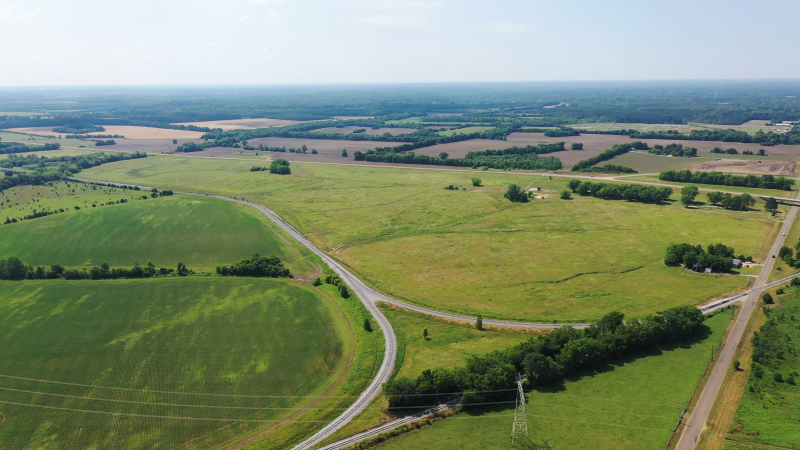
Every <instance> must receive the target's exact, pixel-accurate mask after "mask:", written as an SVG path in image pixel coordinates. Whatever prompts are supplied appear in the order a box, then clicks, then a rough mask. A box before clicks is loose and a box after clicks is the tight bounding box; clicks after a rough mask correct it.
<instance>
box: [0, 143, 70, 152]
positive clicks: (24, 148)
mask: <svg viewBox="0 0 800 450" xmlns="http://www.w3.org/2000/svg"><path fill="white" fill-rule="evenodd" d="M60 148H61V144H59V143H54V144H44V145H25V144H22V143H19V142H0V155H7V154H12V153H28V152H40V151H48V150H58V149H60Z"/></svg>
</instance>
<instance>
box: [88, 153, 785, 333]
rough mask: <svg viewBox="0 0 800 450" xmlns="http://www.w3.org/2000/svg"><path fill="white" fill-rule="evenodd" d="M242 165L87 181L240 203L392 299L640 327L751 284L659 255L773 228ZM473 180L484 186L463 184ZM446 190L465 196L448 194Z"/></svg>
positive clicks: (492, 185)
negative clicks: (255, 205)
mask: <svg viewBox="0 0 800 450" xmlns="http://www.w3.org/2000/svg"><path fill="white" fill-rule="evenodd" d="M251 165H252V162H250V161H232V160H213V159H191V158H148V159H146V160H136V161H126V162H122V163H114V164H107V165H104V166H101V167H96V168H92V169H88V170H87V171H86V174H85V175H86V176H87V177H92V178H98V179H104V180H114V181H120V182H129V183H131V182H137V183H141V184H146V185H163V187H165V188H176V189H178V188H179V189H181V190H184V191H189V192H204V193H206V192H207V193H220V194H226V195H245V194H246V196H247V197H248V198H251V199H253V200H256V201H258V202H261V203H263V204H265V205H267V206H269V207H270V208H273V209H275V210H276V211H277V212H278V213H279V214H281V215H282V216H283V217H284V218H285V219H286V220H288V221H289V222H290V223H292V224H293V225H294V226H295V227H296V228H298V229H299V230H300V231H301V232H303V233H310V234H309V235H308V237H309V239H311V240H312V241H313V242H314V243H315V244H316V245H317V246H319V247H320V248H321V249H323V250H325V251H327V252H330V253H331V254H332V255H334V256H335V257H337V258H339V259H340V260H341V261H343V262H344V263H345V264H347V265H348V266H349V267H350V268H351V269H352V270H354V271H355V272H356V273H357V274H358V275H359V276H361V277H362V279H365V280H366V281H367V282H368V283H370V284H372V285H373V286H375V287H376V288H378V289H379V290H382V291H384V292H386V293H387V294H390V295H394V296H397V297H399V298H401V299H405V300H407V301H410V302H412V303H416V304H420V305H425V306H429V307H434V308H438V309H442V310H448V311H454V312H462V313H468V314H484V316H485V317H493V318H494V317H502V318H509V319H520V320H529V321H549V322H552V321H554V320H558V321H575V322H580V323H585V322H586V321H590V320H594V319H597V318H599V317H601V316H602V315H603V314H605V313H607V312H609V311H611V310H621V311H623V312H625V313H626V314H630V315H633V316H640V315H643V314H645V313H649V312H652V311H654V310H660V309H664V308H667V307H671V306H676V305H681V304H698V303H702V302H704V301H707V300H710V299H712V298H715V297H717V296H722V295H724V294H727V293H731V292H735V291H739V290H741V289H744V288H745V287H746V286H748V284H749V283H750V281H751V279H750V278H748V277H734V276H723V277H721V278H717V277H705V276H696V275H689V274H683V273H682V270H681V269H679V268H670V267H666V266H664V263H663V257H664V249H665V248H666V246H667V245H668V244H670V243H676V242H691V243H697V244H701V245H704V246H706V245H709V244H711V243H715V242H720V241H724V242H725V244H726V245H731V246H733V247H734V248H735V249H736V251H737V253H738V252H741V253H744V254H751V255H753V256H754V257H756V258H763V257H764V256H765V252H766V251H767V249H768V247H769V244H770V243H771V239H772V237H773V236H774V233H776V232H777V230H778V225H779V222H777V221H775V219H774V218H773V217H772V216H771V215H770V214H767V213H765V212H762V211H751V212H748V213H742V212H732V211H723V210H719V209H713V210H710V209H709V210H690V209H686V208H684V207H683V206H681V205H679V204H677V202H674V203H671V204H666V205H647V204H641V203H629V202H624V201H606V200H600V199H596V198H574V199H573V200H570V201H564V200H560V199H558V198H557V197H550V198H548V199H546V200H533V201H532V202H531V203H528V204H519V203H517V204H513V203H510V202H508V201H507V200H506V199H504V198H503V193H504V192H505V190H506V187H507V186H508V184H509V183H512V182H513V183H518V184H519V185H521V186H522V187H528V188H535V187H542V189H546V190H550V191H559V190H562V189H564V188H565V186H566V183H567V182H568V179H567V178H555V177H554V178H553V179H552V180H551V179H549V178H548V177H547V176H544V177H532V176H525V175H519V174H511V173H507V172H494V173H492V172H477V171H476V172H473V173H463V172H455V171H447V170H408V169H387V168H377V167H375V168H370V167H363V166H335V165H320V164H293V165H292V175H291V176H276V175H270V174H266V173H263V172H249V168H250V166H251ZM473 176H478V177H480V178H481V179H482V181H483V183H482V184H483V187H479V188H474V187H472V186H471V183H470V177H473ZM448 184H458V185H463V186H465V187H467V190H466V191H448V190H445V189H443V187H444V186H447V185H448ZM718 230H725V236H722V235H720V234H719V231H718ZM610 237H613V239H611V238H610ZM678 293H679V294H678Z"/></svg>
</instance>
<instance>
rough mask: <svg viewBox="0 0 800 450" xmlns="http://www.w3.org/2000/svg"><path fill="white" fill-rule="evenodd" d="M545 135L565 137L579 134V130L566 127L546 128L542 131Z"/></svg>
mask: <svg viewBox="0 0 800 450" xmlns="http://www.w3.org/2000/svg"><path fill="white" fill-rule="evenodd" d="M544 135H545V137H566V136H580V135H581V132H580V131H578V130H576V129H574V128H568V127H559V128H556V129H555V130H546V131H545V132H544Z"/></svg>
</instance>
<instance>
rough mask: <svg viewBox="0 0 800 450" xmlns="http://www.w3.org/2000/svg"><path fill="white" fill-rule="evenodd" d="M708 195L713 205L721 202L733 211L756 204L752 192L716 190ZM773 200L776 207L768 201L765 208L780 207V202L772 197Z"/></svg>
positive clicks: (745, 209) (746, 208)
mask: <svg viewBox="0 0 800 450" xmlns="http://www.w3.org/2000/svg"><path fill="white" fill-rule="evenodd" d="M706 197H707V198H708V201H709V202H711V204H712V205H717V204H719V205H721V206H722V207H723V208H725V209H729V210H731V211H747V210H749V209H750V208H752V207H753V206H754V205H755V204H756V199H755V198H753V196H752V195H750V194H742V195H732V194H730V193H728V192H719V191H716V192H709V193H708V194H707V195H706ZM772 201H773V202H774V208H772V207H773V204H772V203H771V202H769V201H767V204H765V206H764V207H765V209H768V210H769V209H770V208H772V209H773V210H774V209H777V208H778V202H777V201H775V199H772Z"/></svg>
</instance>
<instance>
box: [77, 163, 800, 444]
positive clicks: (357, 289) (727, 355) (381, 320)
mask: <svg viewBox="0 0 800 450" xmlns="http://www.w3.org/2000/svg"><path fill="white" fill-rule="evenodd" d="M76 180H79V181H87V182H97V183H106V184H112V185H119V186H122V185H127V186H134V185H131V184H126V183H115V182H108V181H101V180H91V179H82V178H76ZM139 188H141V189H150V187H146V186H139ZM177 193H179V194H184V195H193V196H198V197H207V198H217V199H220V200H226V201H231V202H236V203H240V204H243V205H247V206H250V207H252V208H254V209H256V210H257V211H259V212H260V213H262V214H264V215H265V216H266V217H267V218H268V219H269V220H271V221H272V222H273V223H275V224H276V225H277V226H278V227H280V228H281V229H282V230H283V231H284V232H286V233H287V234H288V235H289V236H291V237H292V238H294V239H295V240H297V242H299V243H300V244H302V245H303V246H304V247H306V248H307V249H308V250H310V251H311V252H313V253H314V254H316V255H317V256H319V257H320V258H321V259H322V260H323V261H324V262H325V263H326V264H327V265H328V266H329V267H330V268H331V269H332V270H333V271H334V272H336V273H337V274H338V275H339V276H340V277H341V278H342V279H343V280H344V281H345V282H346V283H347V285H348V286H350V288H351V289H352V290H353V292H354V293H355V294H356V296H357V297H358V299H359V300H360V301H361V302H362V304H363V305H364V307H365V308H366V309H367V310H368V311H369V312H370V314H372V316H373V318H374V319H375V321H377V322H378V324H379V325H380V327H381V330H382V331H383V337H384V341H385V345H386V349H385V353H384V356H383V361H382V362H381V366H380V368H379V369H378V372H377V374H376V375H375V378H374V379H373V381H372V383H370V385H369V386H368V387H367V389H366V390H364V392H362V393H361V395H360V396H359V397H358V399H357V400H356V401H355V403H353V404H352V405H351V406H350V407H349V408H347V410H345V411H344V412H343V413H342V414H341V415H339V417H337V418H336V419H334V420H333V421H332V422H330V423H328V424H327V425H326V426H325V427H323V428H322V429H321V430H320V431H318V432H317V433H315V434H314V435H313V436H311V437H309V438H308V439H306V440H304V441H303V442H301V443H299V444H297V445H296V446H295V447H293V450H310V449H311V448H314V447H316V446H317V445H319V443H320V442H322V441H323V440H325V439H326V438H328V437H329V436H331V435H332V434H333V433H335V432H336V431H337V430H339V429H340V428H342V427H343V426H345V425H346V424H348V423H349V422H350V421H351V420H353V419H354V418H355V417H356V416H358V415H359V414H360V413H361V412H362V411H363V410H364V409H366V408H367V406H369V404H370V403H371V402H372V401H373V400H374V399H375V398H376V397H377V396H378V395H379V394H380V390H381V386H382V385H383V383H385V382H386V381H388V380H389V378H390V377H391V374H392V371H393V369H394V364H395V359H396V358H397V339H396V337H395V335H394V330H393V329H392V325H391V323H389V320H388V319H387V318H386V316H384V315H383V312H381V310H380V308H378V306H377V302H385V303H389V304H392V305H396V306H398V307H401V308H404V309H408V310H411V311H416V312H419V313H422V314H426V315H430V316H433V317H440V318H443V319H449V320H457V321H466V322H475V320H476V318H475V317H469V316H462V315H458V314H451V313H446V312H441V311H436V310H432V309H428V308H423V307H420V306H416V305H412V304H409V303H406V302H403V301H400V300H396V299H394V298H391V297H389V296H387V295H384V294H381V293H379V292H376V291H375V290H373V289H372V288H370V287H369V286H367V285H366V284H365V283H364V282H362V281H361V280H360V279H358V278H357V277H356V276H355V275H353V274H352V273H350V271H348V270H347V269H346V268H345V267H344V266H343V265H341V264H340V263H339V262H338V261H336V260H335V259H333V258H331V257H330V256H328V255H327V254H326V253H324V252H323V251H321V250H320V249H318V248H317V247H316V246H314V244H312V243H311V242H310V241H309V240H308V239H306V238H305V237H303V235H302V234H301V233H300V232H299V231H297V230H296V229H294V227H292V226H291V225H289V224H288V223H286V222H285V221H284V220H283V219H282V218H281V217H280V216H279V215H277V214H276V213H275V212H274V211H272V210H271V209H269V208H267V207H265V206H262V205H259V204H257V203H254V202H250V201H247V200H241V199H236V198H230V197H223V196H218V195H209V194H196V193H190V192H177ZM798 199H800V193H798ZM797 209H798V207H796V206H794V207H792V209H791V211H790V212H789V214H788V215H787V217H786V220H785V221H784V224H783V227H782V228H781V231H780V233H779V235H778V238H777V239H776V241H775V243H774V244H773V247H772V249H771V253H770V255H774V254H775V255H776V254H777V252H778V249H780V247H781V246H782V245H783V243H784V241H785V236H784V234H785V233H786V234H788V232H789V228H790V227H791V223H792V222H793V220H794V217H795V215H796V213H797ZM774 262H775V261H774V259H772V258H767V261H766V262H765V263H764V268H763V269H762V271H761V274H760V275H759V277H758V278H757V280H756V283H755V284H754V286H753V289H752V290H750V291H748V292H744V293H742V294H738V295H734V296H731V297H726V298H723V299H717V300H714V301H711V302H709V303H707V304H705V305H703V306H701V307H700V309H701V311H703V313H704V314H708V313H710V312H712V311H715V310H717V309H719V308H724V307H726V306H728V305H730V304H732V303H735V302H738V301H741V300H743V299H747V301H746V302H745V304H744V307H743V310H742V312H741V313H740V315H739V320H738V321H737V323H736V325H735V326H734V330H733V332H732V333H731V337H730V338H729V339H728V341H727V342H726V344H725V348H724V349H723V351H722V352H721V354H720V359H719V361H718V363H717V365H716V366H715V369H714V371H712V375H711V378H710V379H709V382H708V384H707V385H706V387H705V389H704V390H703V392H702V393H701V397H700V400H699V401H698V405H697V407H696V408H695V411H694V413H693V414H692V417H691V418H690V420H689V424H687V428H686V431H684V433H683V435H682V436H681V439H680V441H679V443H678V448H679V449H691V448H694V443H695V442H696V440H697V437H698V436H699V433H700V431H701V430H702V427H703V424H704V423H705V420H706V418H707V417H708V413H709V412H710V408H711V404H713V401H714V398H715V397H716V394H717V392H718V391H719V388H720V385H721V383H722V378H724V373H725V371H727V367H728V366H729V365H730V362H731V361H730V359H731V358H732V356H733V351H734V350H735V347H736V345H738V342H739V341H740V340H741V335H742V333H743V332H744V326H745V325H746V323H747V321H748V320H749V318H750V315H751V314H752V312H753V309H754V306H753V305H754V304H755V301H756V300H757V299H758V296H759V294H760V293H761V292H762V291H763V290H764V289H767V288H770V287H774V286H778V285H780V284H783V283H786V282H787V281H789V280H791V279H792V278H794V277H797V276H800V273H798V274H795V275H792V276H789V277H786V278H783V279H781V280H778V281H775V282H772V283H769V284H767V283H766V280H767V278H768V277H769V273H770V272H771V270H772V266H773V265H774ZM483 323H484V324H485V325H495V326H500V327H519V328H558V327H562V326H566V325H565V324H552V323H526V322H512V321H503V320H491V319H486V320H483ZM740 325H741V326H740ZM572 326H573V327H575V328H585V327H586V326H587V325H585V324H577V325H576V324H572ZM737 333H738V335H737ZM717 369H720V370H721V371H722V375H721V377H722V378H720V377H719V376H716V377H715V373H716V372H719V370H717ZM709 397H710V400H709ZM444 407H446V405H440V406H439V407H437V408H434V409H435V410H439V409H441V408H444ZM433 412H435V411H433V410H430V411H426V412H422V413H418V414H415V415H414V416H412V417H410V418H405V419H398V420H396V421H392V422H389V423H387V424H384V425H382V426H380V427H377V428H374V429H371V430H368V431H365V432H363V433H359V434H357V435H354V436H351V437H350V438H347V439H344V440H342V441H338V442H335V443H333V444H330V445H329V446H326V447H324V449H325V450H328V449H329V448H330V449H332V448H338V447H339V446H340V445H342V444H352V443H356V442H360V441H361V440H364V439H368V438H370V437H374V436H377V435H378V434H380V433H383V432H386V431H389V430H391V429H393V428H396V427H398V426H401V425H403V424H405V423H410V422H412V421H413V420H416V419H418V418H421V417H424V416H426V415H430V414H432V413H433ZM690 434H691V435H692V436H688V435H690ZM356 438H358V440H353V439H356Z"/></svg>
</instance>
